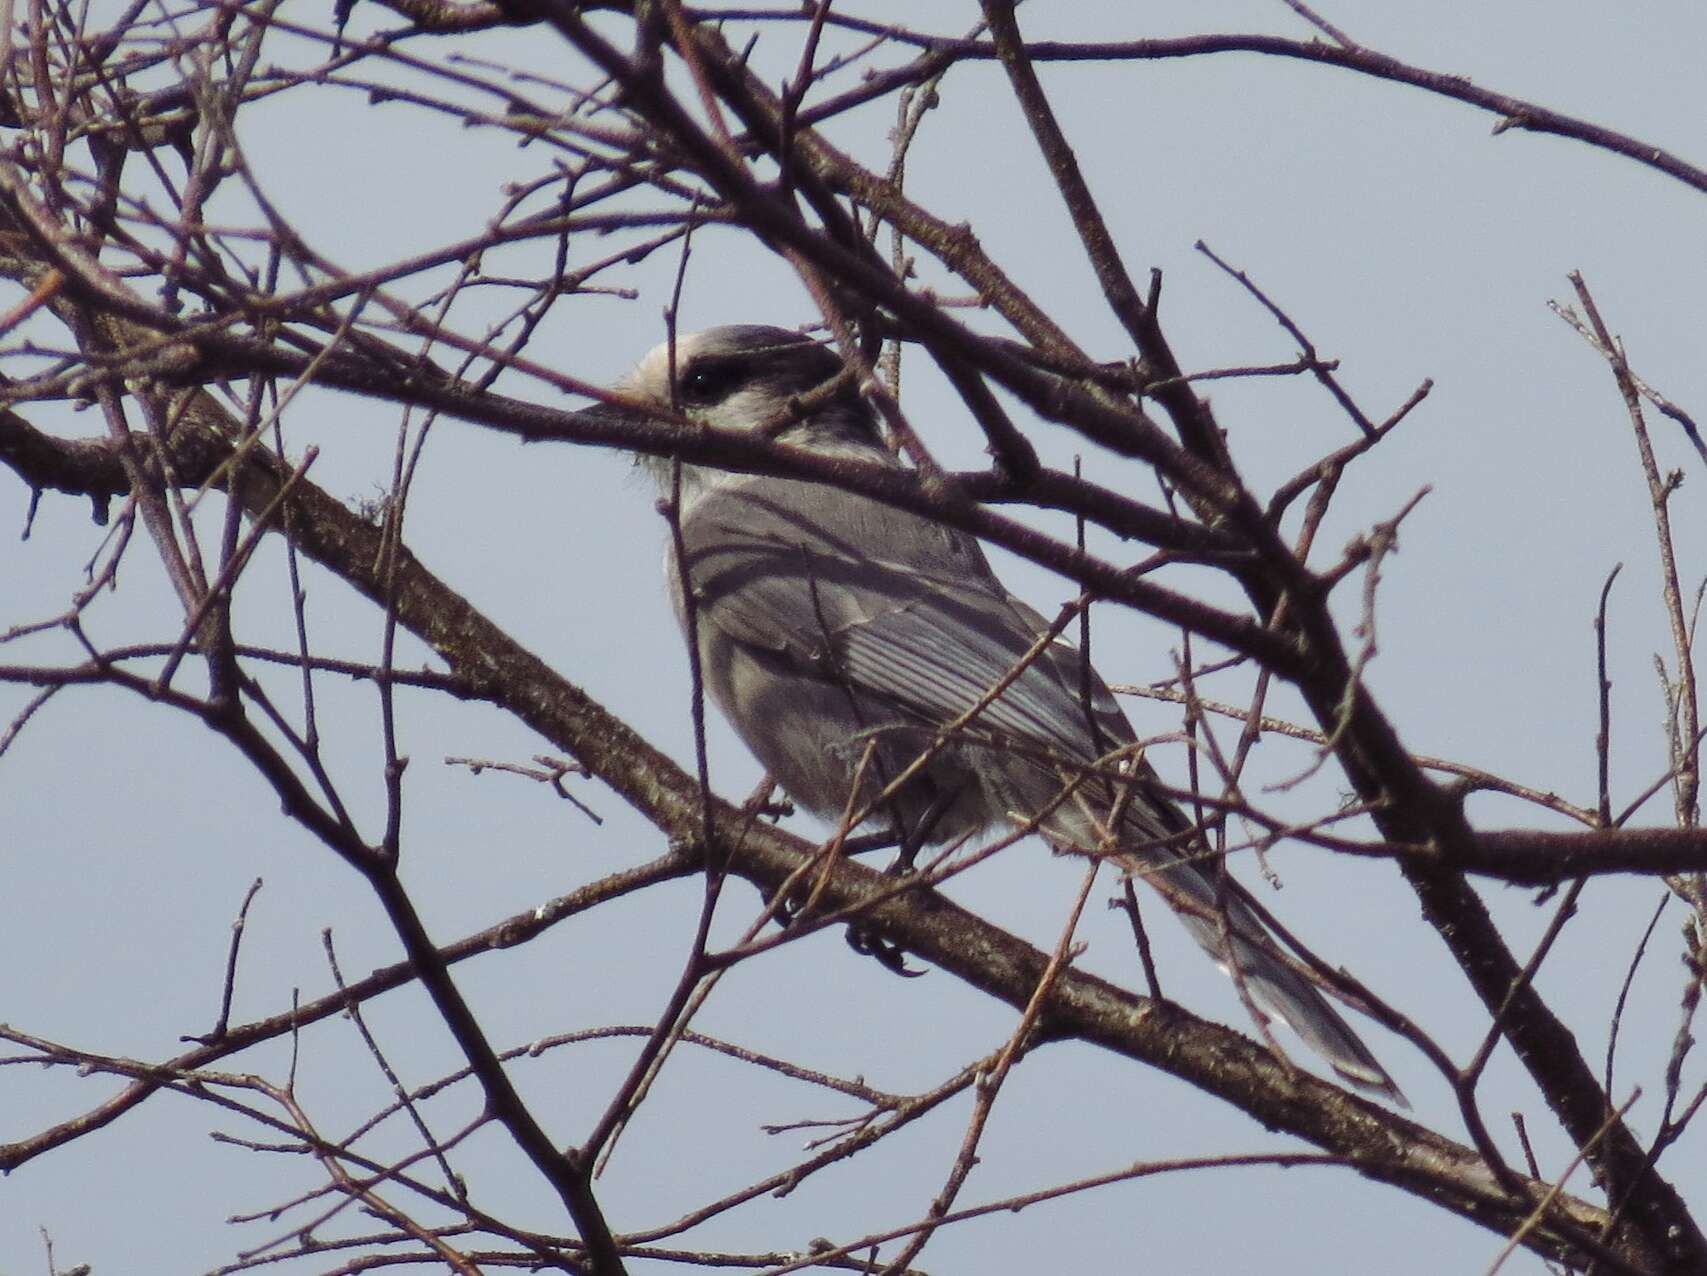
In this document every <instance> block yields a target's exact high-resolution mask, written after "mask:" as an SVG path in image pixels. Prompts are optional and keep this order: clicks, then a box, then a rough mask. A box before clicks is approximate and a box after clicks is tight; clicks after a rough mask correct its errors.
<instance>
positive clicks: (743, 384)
mask: <svg viewBox="0 0 1707 1276" xmlns="http://www.w3.org/2000/svg"><path fill="white" fill-rule="evenodd" d="M841 366H842V364H841V360H840V359H839V358H838V357H837V356H836V355H835V354H834V353H832V352H831V351H829V350H827V349H825V348H823V347H821V346H819V345H817V344H816V343H813V342H811V341H808V340H806V339H805V338H803V337H801V336H800V335H799V334H797V333H792V332H788V331H786V330H783V329H778V328H768V327H758V326H741V327H729V328H717V329H712V330H710V331H708V332H704V333H698V334H693V335H691V336H684V337H681V338H679V339H678V340H677V343H676V347H675V351H674V358H673V360H672V359H671V356H670V352H669V350H668V348H667V347H661V348H660V349H658V350H655V351H653V352H652V353H651V354H649V355H648V356H647V357H646V358H645V359H644V360H642V362H641V363H640V365H639V366H638V367H637V368H636V369H635V371H634V372H633V373H632V374H631V375H630V376H629V377H628V378H627V379H626V380H625V381H624V382H623V383H622V384H621V385H620V386H619V389H620V391H621V392H622V393H623V394H625V395H626V396H627V397H628V398H630V399H631V400H634V401H639V402H641V403H655V404H659V405H662V406H666V407H668V406H672V405H673V406H674V408H675V410H677V411H679V412H682V413H685V414H686V415H688V416H692V417H696V418H698V419H702V420H704V421H706V422H707V423H709V424H713V425H716V426H719V427H722V428H726V429H756V428H758V427H759V426H761V425H763V424H765V423H767V422H771V421H774V420H776V419H777V418H779V416H781V414H782V412H783V409H784V408H785V407H786V406H787V404H788V402H789V400H790V397H791V396H797V395H800V394H803V393H805V392H807V391H809V390H811V389H813V388H814V387H816V386H819V385H821V384H822V383H824V382H825V381H827V380H828V379H829V378H831V377H833V376H834V375H835V374H836V373H837V372H839V371H840V369H841ZM672 370H673V372H674V376H675V386H674V388H673V390H672V386H671V375H672ZM593 411H595V412H600V411H608V409H593ZM781 437H782V439H783V440H784V441H785V442H790V443H796V444H799V445H802V446H805V447H808V448H811V449H812V450H814V451H819V452H834V453H842V454H854V455H858V456H859V457H860V458H861V459H864V460H868V461H873V462H881V463H884V464H888V465H898V463H897V462H895V461H894V460H893V458H892V457H891V456H890V454H889V452H888V451H887V450H886V449H885V448H884V447H883V446H882V444H881V440H880V438H879V435H878V431H877V427H876V422H875V418H874V416H873V414H872V412H871V409H870V408H869V407H868V406H867V404H866V403H865V401H864V400H863V399H862V398H861V397H860V396H859V394H858V392H857V390H855V389H853V388H851V387H850V388H849V389H848V390H846V391H845V392H843V393H839V394H837V395H835V396H834V397H833V398H832V399H831V400H830V401H828V402H827V403H825V404H824V405H823V406H822V407H821V408H820V409H819V410H817V411H815V412H814V413H813V414H812V415H811V416H810V418H809V419H807V420H805V421H802V422H799V423H797V424H795V425H793V426H792V427H791V428H790V429H788V430H787V431H786V432H784V433H783V434H782V435H781ZM658 472H659V474H660V476H664V475H667V474H668V473H669V463H668V462H663V463H661V468H660V469H659V471H658ZM683 504H684V508H683V511H682V515H681V540H682V545H683V548H684V550H685V555H686V559H685V564H686V576H687V578H688V580H689V581H690V582H691V585H692V589H693V596H694V611H695V615H696V620H697V628H698V634H699V648H700V658H701V664H702V669H703V671H704V677H705V684H706V688H707V690H708V691H709V692H710V694H711V696H712V698H713V700H715V701H716V703H717V704H718V706H719V707H720V708H721V709H722V711H723V713H724V714H725V715H726V716H727V717H728V719H729V721H730V722H731V724H732V725H733V726H734V727H735V729H736V731H737V732H739V734H740V735H741V737H742V739H743V740H745V741H746V743H747V745H748V747H749V748H751V749H752V751H753V752H754V754H755V755H757V757H758V759H759V761H760V762H762V763H763V764H764V766H765V767H766V769H767V770H768V771H769V772H770V773H771V775H772V776H773V777H774V778H775V779H776V780H777V782H778V783H780V784H781V785H782V787H783V788H784V789H785V790H786V791H787V792H788V793H789V795H790V796H791V797H793V798H794V799H795V801H797V802H798V803H800V804H801V805H803V806H805V807H807V808H809V809H810V810H812V811H814V812H816V813H817V814H819V815H823V816H826V817H828V818H831V819H834V818H837V817H839V816H841V815H842V813H843V812H844V811H845V810H846V809H848V806H849V802H850V798H852V797H853V794H852V790H853V789H854V787H855V778H856V775H857V776H860V777H861V780H860V783H861V792H860V793H859V795H858V803H857V804H858V805H864V804H865V803H868V802H872V801H875V800H876V799H877V797H878V795H879V793H880V792H881V791H882V789H883V788H884V787H885V786H886V784H887V783H888V782H889V781H890V780H892V779H894V778H895V777H898V776H900V775H902V774H903V772H905V771H906V770H907V768H908V767H909V765H910V764H912V763H914V761H915V760H916V759H917V758H918V757H919V756H920V754H921V752H922V751H924V750H926V749H927V748H929V747H931V745H932V744H933V742H934V741H935V740H936V739H937V737H938V735H939V733H940V730H941V728H943V727H944V726H946V725H947V724H949V723H951V722H954V721H956V720H958V719H959V718H961V717H962V716H963V715H965V714H966V713H967V712H968V711H969V710H971V709H972V708H973V707H974V706H975V705H977V704H978V703H979V702H980V701H981V700H983V699H985V698H986V697H988V696H989V694H990V692H991V691H992V689H993V688H995V687H997V686H998V685H1000V684H1001V683H1002V681H1003V679H1005V678H1009V677H1010V675H1013V671H1014V670H1015V668H1016V667H1017V666H1019V665H1020V664H1021V662H1022V661H1024V660H1025V659H1026V658H1027V656H1028V653H1030V654H1031V660H1030V663H1029V664H1026V665H1025V667H1024V668H1023V669H1022V670H1021V671H1020V672H1019V673H1018V674H1017V675H1015V676H1012V680H1011V682H1009V683H1008V685H1007V686H1006V687H1005V689H1004V690H1003V691H1002V692H1001V694H1000V695H999V696H997V697H996V698H995V699H994V700H993V701H992V702H991V703H989V704H988V705H986V706H985V707H984V708H983V709H982V710H981V711H980V712H979V713H977V714H976V715H975V717H974V718H973V719H972V720H971V721H970V722H969V723H968V724H966V725H965V726H964V727H963V728H962V729H961V730H960V731H959V732H958V733H956V734H955V736H954V737H953V739H952V740H951V742H950V743H948V744H947V745H946V746H945V747H942V748H941V749H940V750H939V751H938V752H937V753H936V754H935V755H934V756H932V757H931V758H930V760H929V761H928V762H927V763H926V764H925V765H924V766H923V767H922V768H921V769H919V770H918V772H917V774H915V775H914V776H913V777H912V778H911V779H910V780H909V781H907V782H906V783H905V784H904V785H902V786H901V787H900V789H899V791H898V792H897V793H896V794H895V795H894V796H893V797H891V798H890V799H888V800H887V801H886V802H883V803H880V804H879V805H878V807H877V810H878V811H879V812H880V813H881V815H882V816H885V817H887V818H889V819H892V820H893V821H895V822H896V823H897V824H898V825H899V826H900V831H901V832H902V833H903V834H904V835H908V836H911V837H916V838H919V839H921V840H925V841H929V842H941V841H947V840H950V839H954V838H958V837H961V836H964V835H967V834H976V833H981V832H983V831H985V830H986V829H989V828H992V827H999V826H1003V825H1014V824H1019V823H1023V822H1025V821H1027V820H1030V819H1036V820H1037V821H1038V827H1039V830H1040V831H1041V832H1042V833H1043V835H1044V836H1045V837H1046V838H1047V839H1048V840H1049V841H1050V842H1051V843H1053V844H1054V845H1056V846H1058V847H1062V848H1068V849H1076V850H1080V851H1085V852H1090V853H1103V854H1108V855H1111V856H1112V857H1113V858H1115V859H1117V860H1118V861H1119V862H1120V863H1122V864H1123V865H1124V866H1125V867H1127V868H1129V869H1130V870H1132V871H1134V872H1135V873H1140V874H1142V875H1143V876H1144V877H1145V878H1146V880H1148V881H1149V882H1150V883H1151V884H1152V885H1154V886H1155V887H1156V888H1157V889H1158V890H1159V891H1160V892H1161V893H1162V894H1163V896H1164V897H1165V898H1166V899H1167V901H1168V902H1169V903H1170V904H1171V905H1172V906H1173V907H1174V910H1175V911H1176V912H1177V913H1178V914H1179V916H1180V917H1181V919H1182V920H1183V921H1184V923H1185V925H1186V927H1187V929H1188V930H1190V932H1191V933H1192V935H1193V936H1194V937H1195V938H1196V939H1197V940H1198V942H1199V943H1200V944H1202V946H1203V947H1204V948H1205V949H1207V950H1208V951H1209V952H1210V954H1211V955H1212V956H1213V957H1214V958H1215V959H1216V961H1217V962H1218V963H1219V964H1221V965H1222V967H1223V969H1226V968H1228V966H1229V965H1230V964H1236V966H1237V968H1238V971H1239V976H1240V978H1241V980H1242V982H1243V983H1244V985H1245V987H1246V988H1247V989H1248V991H1249V992H1250V994H1251V996H1252V997H1253V998H1254V999H1255V1000H1256V1001H1257V1002H1258V1003H1260V1004H1261V1005H1262V1006H1264V1007H1266V1008H1267V1009H1269V1010H1272V1011H1273V1012H1274V1013H1276V1014H1278V1015H1279V1016H1280V1017H1281V1018H1282V1019H1284V1020H1285V1021H1286V1022H1287V1023H1288V1024H1290V1025H1291V1026H1292V1028H1293V1029H1294V1030H1295V1031H1296V1032H1298V1034H1299V1035H1300V1036H1301V1037H1302V1038H1303V1039H1304V1040H1305V1041H1306V1042H1308V1043H1309V1044H1310V1045H1311V1046H1312V1047H1313V1048H1314V1049H1315V1050H1317V1051H1318V1052H1319V1053H1320V1054H1322V1055H1323V1056H1324V1057H1325V1058H1326V1059H1327V1060H1328V1061H1329V1062H1330V1063H1331V1064H1332V1065H1333V1067H1334V1068H1335V1069H1336V1070H1337V1071H1338V1072H1339V1073H1340V1074H1341V1075H1342V1076H1344V1077H1346V1078H1347V1079H1348V1080H1350V1081H1352V1082H1354V1083H1355V1084H1357V1085H1359V1086H1362V1087H1364V1088H1367V1089H1371V1090H1374V1091H1377V1092H1379V1093H1382V1094H1384V1095H1386V1096H1387V1097H1388V1098H1390V1099H1393V1100H1394V1101H1396V1102H1400V1103H1403V1102H1404V1099H1403V1096H1402V1095H1401V1094H1400V1092H1399V1090H1398V1087H1397V1086H1395V1085H1394V1083H1393V1081H1392V1079H1391V1078H1390V1077H1389V1076H1388V1075H1387V1073H1386V1071H1385V1070H1384V1069H1383V1068H1382V1067H1381V1065H1380V1064H1379V1063H1378V1062H1377V1061H1376V1059H1375V1057H1374V1056H1373V1055H1372V1054H1371V1053H1370V1051H1369V1050H1368V1048H1367V1047H1366V1046H1364V1044H1363V1042H1362V1041H1361V1040H1360V1039H1359V1038H1358V1036H1357V1034H1356V1033H1355V1032H1353V1031H1352V1029H1351V1028H1350V1027H1349V1026H1348V1025H1347V1024H1346V1023H1345V1021H1344V1020H1343V1019H1342V1018H1341V1017H1340V1016H1339V1014H1338V1013H1337V1012H1336V1011H1335V1010H1334V1009H1333V1007H1332V1006H1331V1005H1329V1003H1328V1002H1327V1000H1326V999H1325V998H1324V997H1323V995H1322V994H1321V993H1320V992H1319V991H1318V990H1317V988H1316V987H1315V986H1314V985H1313V984H1312V983H1311V982H1310V981H1309V980H1308V979H1307V978H1305V977H1304V976H1303V975H1301V974H1300V973H1298V972H1297V971H1296V970H1294V969H1293V968H1291V967H1290V966H1288V965H1287V964H1286V962H1285V961H1284V960H1283V959H1282V958H1281V957H1280V956H1279V955H1278V952H1277V950H1276V947H1275V942H1274V941H1273V940H1272V939H1271V938H1270V936H1269V934H1268V932H1267V930H1266V928H1265V927H1264V926H1263V924H1262V922H1261V921H1260V920H1259V919H1258V917H1257V916H1256V914H1255V913H1254V912H1252V911H1251V909H1250V908H1249V907H1248V906H1247V905H1246V904H1245V903H1244V902H1243V900H1242V898H1241V896H1240V895H1239V893H1238V891H1237V889H1236V888H1233V889H1231V890H1229V889H1227V888H1226V887H1225V886H1220V887H1218V884H1217V881H1216V873H1215V869H1214V866H1213V864H1212V863H1210V864H1205V863H1204V862H1202V861H1201V860H1198V859H1194V858H1191V857H1192V856H1193V855H1194V854H1195V853H1196V852H1198V851H1199V850H1200V849H1201V848H1200V847H1199V846H1198V845H1197V843H1196V842H1195V840H1194V838H1193V835H1192V832H1191V829H1192V825H1191V822H1190V821H1189V820H1188V819H1187V818H1186V816H1185V815H1184V813H1183V812H1181V811H1180V810H1179V808H1178V807H1177V806H1175V805H1174V804H1173V803H1172V802H1171V801H1170V800H1168V799H1167V798H1166V797H1165V796H1163V795H1162V794H1161V793H1160V792H1159V791H1158V787H1157V786H1158V783H1159V782H1158V781H1157V779H1156V776H1155V773H1154V771H1153V770H1152V769H1151V768H1150V765H1149V763H1148V762H1146V761H1144V760H1143V758H1142V757H1141V756H1140V755H1139V753H1138V751H1137V749H1136V748H1135V747H1133V746H1135V745H1136V741H1137V737H1136V734H1135V733H1134V732H1133V730H1132V727H1131V725H1130V724H1129V723H1128V722H1127V720H1126V717H1125V715H1124V714H1123V713H1122V712H1121V710H1120V708H1119V706H1118V705H1117V704H1116V703H1115V701H1114V698H1113V696H1112V695H1110V694H1109V692H1108V690H1107V688H1106V687H1105V686H1104V684H1103V683H1102V681H1101V679H1100V678H1097V677H1096V676H1095V674H1094V673H1093V674H1091V675H1090V682H1091V703H1090V705H1089V706H1088V707H1087V705H1086V704H1085V698H1084V695H1083V693H1082V690H1081V688H1082V670H1081V667H1080V666H1081V662H1080V660H1079V658H1078V655H1077V652H1076V651H1075V650H1074V649H1073V648H1072V647H1071V646H1070V645H1068V644H1066V643H1064V642H1061V641H1053V642H1050V643H1047V644H1046V645H1044V646H1043V647H1042V648H1041V650H1038V649H1037V648H1038V639H1039V637H1040V636H1041V635H1042V634H1044V632H1045V631H1046V629H1047V623H1046V622H1045V621H1044V619H1043V618H1042V617H1041V616H1040V615H1038V613H1037V612H1035V611H1033V610H1032V609H1031V608H1029V607H1027V606H1026V605H1025V604H1024V603H1022V602H1019V601H1018V600H1017V599H1015V598H1013V597H1012V596H1011V595H1009V594H1008V593H1007V591H1006V590H1005V589H1003V588H1002V585H1001V583H1000V582H999V581H998V580H997V578H996V576H995V574H994V572H992V571H991V569H990V566H989V564H988V562H987V561H986V559H985V557H984V553H983V550H982V549H981V547H980V546H979V544H978V542H977V541H976V540H974V539H973V538H972V537H970V536H967V535H966V534H964V533H962V532H959V531H956V530H953V529H951V528H946V527H943V526H941V525H940V524H936V523H932V522H930V521H928V520H926V519H923V518H920V517H918V516H916V515H913V514H909V513H907V512H905V511H902V510H897V509H894V508H892V507H890V506H886V505H883V504H881V503H879V502H877V501H875V500H872V499H870V498H867V497H863V496H858V495H854V494H850V493H847V492H843V491H840V490H838V489H835V488H831V487H828V486H825V485H821V484H815V483H809V482H804V481H800V480H795V479H784V478H771V477H762V476H754V475H741V474H733V473H727V472H722V471H707V470H697V469H696V470H688V471H687V472H686V473H685V474H684V502H683ZM668 575H669V579H670V582H671V586H672V589H673V590H675V592H676V594H677V597H676V606H677V611H678V615H680V614H681V612H682V610H683V608H682V600H681V598H680V592H679V582H680V580H681V578H682V571H681V569H680V568H679V567H678V566H677V565H676V564H675V563H674V561H673V559H672V562H671V563H670V565H669V568H668ZM1087 769H1090V770H1087ZM1111 819H1112V820H1113V821H1114V822H1115V824H1116V827H1115V828H1113V829H1112V830H1111V829H1110V828H1109V827H1108V825H1109V822H1110V820H1111Z"/></svg>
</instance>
